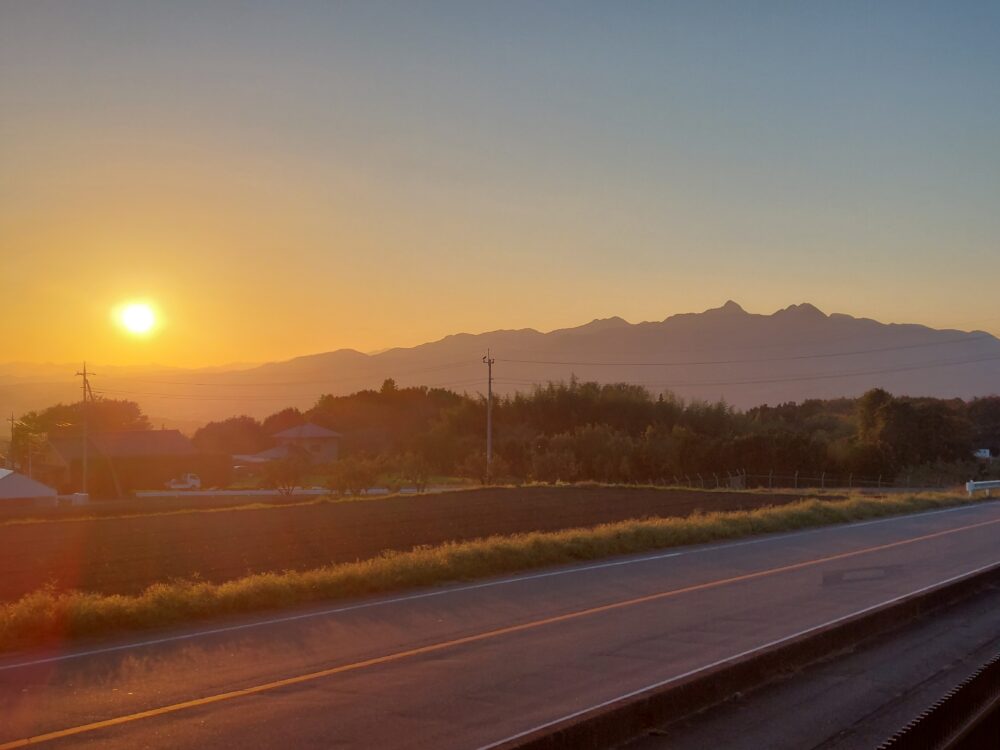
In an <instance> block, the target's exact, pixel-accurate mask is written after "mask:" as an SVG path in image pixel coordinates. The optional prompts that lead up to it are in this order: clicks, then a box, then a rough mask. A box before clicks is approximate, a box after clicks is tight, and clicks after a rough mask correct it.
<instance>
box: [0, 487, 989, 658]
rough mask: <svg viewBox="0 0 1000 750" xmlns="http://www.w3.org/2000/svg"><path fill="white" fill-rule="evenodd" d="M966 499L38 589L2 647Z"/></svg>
mask: <svg viewBox="0 0 1000 750" xmlns="http://www.w3.org/2000/svg"><path fill="white" fill-rule="evenodd" d="M973 502H976V501H975V500H972V499H970V498H968V497H966V496H961V495H947V494H941V493H926V494H917V495H908V496H904V495H897V496H889V497H883V498H874V497H864V496H852V497H850V498H848V499H845V500H820V499H809V500H803V501H801V502H797V503H791V504H788V505H782V506H777V507H764V508H759V509H756V510H750V511H734V512H713V513H695V514H694V515H691V516H687V517H682V518H651V519H642V520H633V521H623V522H618V523H611V524H605V525H601V526H596V527H592V528H577V529H568V530H565V531H558V532H546V533H542V532H534V533H528V534H518V535H514V536H494V537H488V538H485V539H477V540H473V541H467V542H455V543H448V544H443V545H440V546H434V547H418V548H416V549H413V550H411V551H408V552H392V553H385V554H383V555H381V556H379V557H376V558H372V559H368V560H362V561H359V562H354V563H345V564H338V565H330V566H325V567H321V568H314V569H311V570H305V571H281V572H268V573H259V574H253V575H248V576H245V577H242V578H238V579H234V580H231V581H226V582H224V583H208V582H205V581H197V580H179V581H168V582H163V583H156V584H153V585H151V586H149V587H148V588H147V589H146V590H145V591H144V592H143V593H141V594H138V595H135V596H123V595H109V594H99V593H90V592H82V591H70V592H58V591H54V590H52V589H41V590H38V591H35V592H33V593H30V594H27V595H25V596H24V597H22V598H21V599H19V600H17V601H13V602H9V603H3V604H0V650H12V649H16V648H27V647H33V646H41V645H46V644H54V643H60V642H62V641H64V640H67V639H70V638H74V637H81V636H94V635H106V634H111V633H120V632H125V631H134V630H141V629H147V628H155V627H164V626H169V625H174V624H178V623H189V622H192V621H196V620H202V619H206V618H210V617H217V616H223V615H232V614H238V613H249V612H258V611H263V610H268V609H275V608H279V607H287V606H291V605H297V604H306V603H309V602H316V601H321V600H323V601H327V600H332V599H343V598H348V597H358V596H365V595H372V594H381V593H386V592H390V591H398V590H400V589H406V588H414V587H420V586H430V585H434V584H442V583H447V582H455V581H464V580H470V579H476V578H484V577H488V576H494V575H500V574H508V573H515V572H518V571H523V570H528V569H531V568H538V567H543V566H549V565H558V564H567V563H574V562H580V561H585V560H593V559H597V558H602V557H609V556H613V555H625V554H635V553H641V552H647V551H652V550H657V549H663V548H667V547H676V546H681V545H691V544H702V543H706V542H713V541H720V540H730V539H739V538H741V537H747V536H751V535H756V534H766V533H773V532H780V531H794V530H798V529H806V528H812V527H818V526H826V525H831V524H837V523H847V522H851V521H860V520H865V519H873V518H879V517H885V516H892V515H902V514H907V513H915V512H919V511H926V510H934V509H938V508H946V507H951V506H957V505H965V504H970V503H973Z"/></svg>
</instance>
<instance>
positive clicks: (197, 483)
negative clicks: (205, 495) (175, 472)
mask: <svg viewBox="0 0 1000 750" xmlns="http://www.w3.org/2000/svg"><path fill="white" fill-rule="evenodd" d="M166 487H167V489H168V490H200V489H201V477H199V476H198V475H197V474H184V475H183V476H179V477H177V478H176V479H171V480H170V481H169V482H167V485H166Z"/></svg>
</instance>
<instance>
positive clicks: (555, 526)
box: [0, 487, 805, 600]
mask: <svg viewBox="0 0 1000 750" xmlns="http://www.w3.org/2000/svg"><path fill="white" fill-rule="evenodd" d="M802 497H805V494H794V493H787V492H782V493H780V494H774V495H769V494H761V493H757V492H732V491H696V490H695V491H691V490H674V489H656V488H648V487H634V488H633V487H524V488H485V489H476V490H464V491H453V492H443V493H440V494H433V495H423V496H403V497H389V498H385V499H378V500H370V501H362V502H345V503H318V504H313V505H291V506H284V507H282V506H280V505H279V506H276V507H268V508H260V509H242V510H220V511H218V512H214V513H182V514H178V515H164V516H136V517H124V518H98V519H93V520H76V521H73V520H66V521H62V520H60V521H50V522H45V523H33V524H11V525H5V526H0V600H12V599H17V598H19V597H21V596H22V595H24V594H26V593H29V592H31V591H33V590H35V589H38V588H40V587H42V586H44V585H52V586H55V587H56V588H57V589H74V588H75V589H81V590H87V591H100V592H104V593H135V592H137V591H140V590H142V589H143V588H145V587H146V586H148V585H149V584H151V583H155V582H157V581H163V580H169V579H174V578H193V577H200V578H201V579H204V580H209V581H215V582H218V581H224V580H228V579H231V578H235V577H238V576H241V575H245V574H247V573H253V572H262V571H270V570H302V569H306V568H312V567H317V566H320V565H325V564H329V563H335V562H349V561H354V560H359V559H365V558H369V557H374V556H377V555H378V554H380V553H381V552H383V551H385V550H408V549H412V548H413V547H415V546H420V545H433V544H441V543H443V542H447V541H462V540H468V539H474V538H477V537H484V536H490V535H493V534H515V533H519V532H528V531H556V530H559V529H566V528H572V527H577V526H593V525H596V524H600V523H608V522H613V521H623V520H628V519H634V518H644V517H651V516H659V517H668V516H686V515H689V514H690V513H692V512H694V511H696V510H703V511H715V510H739V509H747V508H755V507H761V506H764V505H783V504H786V503H790V502H794V501H796V500H800V499H802Z"/></svg>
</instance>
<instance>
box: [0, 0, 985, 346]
mask: <svg viewBox="0 0 1000 750" xmlns="http://www.w3.org/2000/svg"><path fill="white" fill-rule="evenodd" d="M998 32H1000V4H997V3H956V2H941V3H936V4H924V3H918V2H905V3H890V2H870V3H855V2H840V3H810V2H795V3H793V2H787V3H744V2H732V3H706V2H692V3H666V2H656V3H652V2H651V3H645V2H626V3H611V2H606V3H586V2H567V3H562V2H537V1H536V2H524V3H516V2H496V3H470V2H467V1H462V2H454V3H444V2H441V3H430V2H399V3H379V2H358V3H334V2H327V1H325V0H324V1H322V2H321V1H319V0H317V1H316V2H301V1H299V2H295V1H292V0H286V1H284V2H280V3H279V2H201V1H198V2H194V1H192V2H183V1H181V0H172V1H170V2H155V3H154V2H141V1H139V0H127V1H122V2H101V1H99V0H82V1H81V0H67V1H65V2H49V1H47V0H2V2H0V258H2V261H3V266H2V273H0V299H2V300H3V303H4V311H5V316H4V318H5V321H6V325H5V326H4V331H5V335H4V344H3V346H4V351H3V354H2V355H0V360H8V361H9V360H35V361H39V360H49V361H59V362H65V361H75V360H81V359H84V358H87V359H89V360H92V361H95V360H96V361H100V362H105V363H116V364H132V363H147V362H159V363H164V364H174V365H185V366H190V365H210V364H219V363H224V362H230V361H261V360H268V359H280V358H285V357H289V356H294V355H297V354H305V353H312V352H317V351H324V350H330V349H335V348H340V347H354V348H357V349H361V350H372V349H378V348H382V347H386V346H391V345H409V344H415V343H420V342H422V341H426V340H431V339H435V338H439V337H441V336H443V335H446V334H448V333H453V332H456V331H460V330H464V331H474V332H475V331H482V330H491V329H495V328H508V327H510V328H517V327H528V326H530V327H535V328H539V329H550V328H557V327H562V326H566V325H574V324H579V323H583V322H586V321H588V320H590V319H591V318H595V317H606V316H610V315H621V316H623V317H625V318H627V319H629V320H633V321H637V320H653V319H655V320H659V319H662V318H664V317H666V316H667V315H669V314H672V313H676V312H687V311H692V310H701V309H704V308H707V307H713V306H717V305H719V304H721V303H722V302H723V301H725V300H726V299H727V298H733V299H736V300H738V301H740V302H741V303H742V304H743V305H744V306H745V307H746V308H747V309H749V310H751V311H754V312H771V311H773V310H775V309H777V308H779V307H784V306H785V305H787V304H790V303H792V302H800V301H804V300H808V301H810V302H813V303H815V304H816V305H818V306H819V307H821V308H822V309H825V310H827V311H841V312H847V313H851V314H855V315H863V316H869V317H875V318H878V319H881V320H886V321H900V322H922V323H927V324H929V325H934V326H939V327H959V328H963V329H972V328H982V329H985V330H991V331H993V332H1000V317H998V316H1000V304H998V299H1000V294H998V285H1000V44H998V43H997V39H998ZM138 298H144V299H149V300H151V301H153V302H154V303H155V305H156V306H157V308H158V309H159V310H160V311H161V315H162V316H163V325H162V326H161V328H160V329H159V330H158V332H157V333H156V334H155V335H153V336H150V337H148V338H147V339H144V340H140V339H136V338H130V337H128V336H126V335H124V334H123V333H122V332H121V331H120V330H119V329H117V328H116V327H115V326H113V325H112V324H111V322H110V317H109V315H110V310H111V309H112V307H114V306H115V305H117V304H119V303H121V302H123V301H126V300H131V299H138Z"/></svg>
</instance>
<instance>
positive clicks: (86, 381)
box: [77, 362, 94, 495]
mask: <svg viewBox="0 0 1000 750" xmlns="http://www.w3.org/2000/svg"><path fill="white" fill-rule="evenodd" d="M93 374H94V373H92V372H87V363H86V362H84V363H83V372H78V373H77V376H79V377H82V378H83V467H82V468H83V478H82V482H81V487H80V492H82V493H83V494H84V495H86V494H87V452H88V446H87V419H88V414H87V412H88V409H87V404H88V397H89V399H90V401H93V400H94V393H93V391H91V390H90V376H91V375H93Z"/></svg>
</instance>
